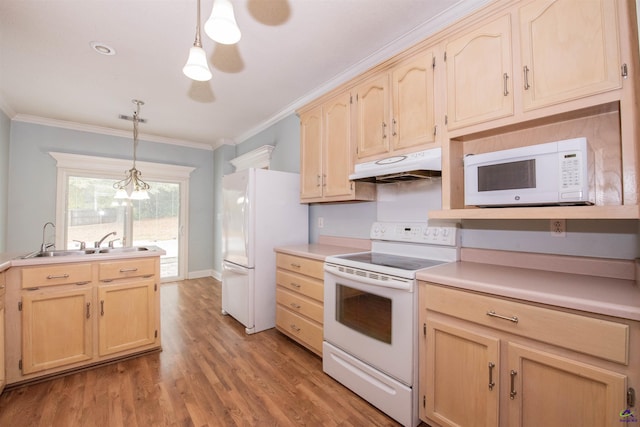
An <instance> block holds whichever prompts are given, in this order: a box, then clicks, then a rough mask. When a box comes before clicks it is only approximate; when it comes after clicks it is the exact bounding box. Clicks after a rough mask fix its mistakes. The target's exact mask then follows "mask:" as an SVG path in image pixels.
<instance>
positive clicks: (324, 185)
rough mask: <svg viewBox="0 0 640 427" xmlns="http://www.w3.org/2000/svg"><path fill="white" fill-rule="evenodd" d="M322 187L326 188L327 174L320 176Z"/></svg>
mask: <svg viewBox="0 0 640 427" xmlns="http://www.w3.org/2000/svg"><path fill="white" fill-rule="evenodd" d="M322 186H323V187H326V186H327V174H324V173H323V174H322Z"/></svg>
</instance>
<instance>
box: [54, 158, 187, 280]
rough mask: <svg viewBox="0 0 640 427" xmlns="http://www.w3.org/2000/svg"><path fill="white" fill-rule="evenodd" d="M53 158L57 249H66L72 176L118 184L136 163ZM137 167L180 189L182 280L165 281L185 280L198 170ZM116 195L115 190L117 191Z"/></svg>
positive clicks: (142, 164)
mask: <svg viewBox="0 0 640 427" xmlns="http://www.w3.org/2000/svg"><path fill="white" fill-rule="evenodd" d="M49 154H50V155H51V156H52V157H53V158H54V159H55V160H56V163H57V164H56V168H57V178H56V224H58V227H57V230H58V231H57V232H56V247H63V246H65V242H66V230H67V215H66V212H65V209H66V199H67V183H68V179H69V177H70V176H82V177H90V178H103V179H111V178H113V180H114V182H116V181H118V180H120V179H122V178H123V177H124V176H125V173H126V171H127V170H129V169H131V165H132V161H131V160H125V159H115V158H110V157H97V156H88V155H81V154H71V153H61V152H54V151H51V152H49ZM136 167H137V168H139V170H141V171H143V173H144V179H145V181H159V182H168V183H174V184H178V185H179V186H180V212H179V216H180V217H179V219H178V221H179V233H180V241H179V245H178V276H172V277H169V278H163V279H162V280H163V281H173V280H182V279H183V278H185V277H187V275H188V272H187V271H186V269H187V266H188V265H189V264H188V254H189V251H188V248H189V233H188V230H189V203H188V202H189V179H190V175H191V172H193V171H194V170H195V168H193V167H190V166H181V165H170V164H164V163H151V162H141V161H137V160H136ZM114 194H115V190H114Z"/></svg>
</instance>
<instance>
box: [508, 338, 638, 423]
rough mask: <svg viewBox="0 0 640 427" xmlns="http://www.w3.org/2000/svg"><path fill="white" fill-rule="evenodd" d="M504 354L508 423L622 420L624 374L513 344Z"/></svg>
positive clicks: (624, 403)
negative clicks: (506, 363)
mask: <svg viewBox="0 0 640 427" xmlns="http://www.w3.org/2000/svg"><path fill="white" fill-rule="evenodd" d="M508 354H509V357H508V358H509V372H508V373H509V375H510V381H509V383H510V385H511V387H510V388H511V389H510V390H509V392H508V393H505V395H509V396H510V397H511V399H510V402H509V403H510V407H509V425H510V426H514V427H517V426H524V427H538V426H580V427H605V426H608V427H612V426H620V425H622V424H624V423H623V421H624V420H623V419H621V416H620V413H621V411H623V410H624V409H625V408H626V402H625V392H626V384H627V378H626V376H624V375H621V374H619V373H616V372H613V371H609V370H606V369H601V368H598V367H596V366H592V365H587V364H585V363H581V362H576V361H573V360H570V359H567V358H564V357H561V356H557V355H554V354H549V353H546V352H543V351H539V350H535V349H532V348H529V347H525V346H522V345H519V344H514V343H509V347H508Z"/></svg>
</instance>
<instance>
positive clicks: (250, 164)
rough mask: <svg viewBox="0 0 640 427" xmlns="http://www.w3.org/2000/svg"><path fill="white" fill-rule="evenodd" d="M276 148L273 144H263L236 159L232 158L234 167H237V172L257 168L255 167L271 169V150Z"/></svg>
mask: <svg viewBox="0 0 640 427" xmlns="http://www.w3.org/2000/svg"><path fill="white" fill-rule="evenodd" d="M274 148H276V147H275V146H273V145H263V146H262V147H260V148H256V149H255V150H252V151H249V152H248V153H245V154H243V155H241V156H238V157H236V158H235V159H232V160H230V162H231V164H232V165H233V167H235V168H236V172H238V171H241V170H245V169H249V168H255V169H269V164H270V163H271V152H272V151H273V149H274Z"/></svg>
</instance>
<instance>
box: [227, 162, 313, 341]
mask: <svg viewBox="0 0 640 427" xmlns="http://www.w3.org/2000/svg"><path fill="white" fill-rule="evenodd" d="M308 241H309V212H308V206H307V205H303V204H300V175H298V174H296V173H289V172H280V171H273V170H267V169H246V170H243V171H240V172H236V173H233V174H230V175H225V176H224V177H223V178H222V257H223V262H222V313H223V314H225V315H230V316H232V317H233V318H235V319H236V320H238V321H239V322H240V323H242V324H243V325H244V326H245V331H246V332H247V334H253V333H256V332H260V331H264V330H266V329H270V328H273V327H275V324H276V257H275V252H274V251H273V249H274V248H275V247H276V246H283V245H296V244H306V243H307V242H308Z"/></svg>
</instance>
